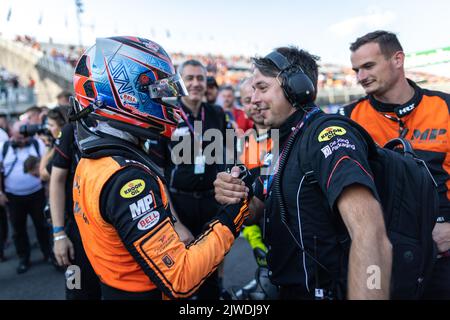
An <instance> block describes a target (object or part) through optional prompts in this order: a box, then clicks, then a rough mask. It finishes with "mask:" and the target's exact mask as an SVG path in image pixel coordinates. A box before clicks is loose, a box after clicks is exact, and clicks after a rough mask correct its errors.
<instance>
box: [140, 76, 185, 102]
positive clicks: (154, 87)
mask: <svg viewBox="0 0 450 320" xmlns="http://www.w3.org/2000/svg"><path fill="white" fill-rule="evenodd" d="M149 90H150V97H151V98H152V99H162V98H176V97H182V96H187V95H188V92H187V89H186V86H185V85H184V82H183V79H182V78H181V76H180V75H179V74H178V73H177V74H175V75H173V76H171V77H168V78H164V79H161V80H158V81H156V82H155V83H153V84H151V85H149Z"/></svg>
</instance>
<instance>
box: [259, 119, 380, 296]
mask: <svg viewBox="0 0 450 320" xmlns="http://www.w3.org/2000/svg"><path fill="white" fill-rule="evenodd" d="M322 116H326V115H325V114H323V113H322V112H319V113H317V114H315V115H313V116H311V117H310V118H309V119H308V121H307V122H306V123H305V125H304V127H303V128H302V130H300V131H299V133H298V134H297V135H296V140H295V141H296V142H295V143H294V144H293V147H292V149H291V151H290V153H289V156H288V160H287V161H286V164H285V166H284V168H281V170H282V171H281V174H282V178H281V194H282V197H283V200H284V203H285V207H286V222H287V225H288V226H289V230H290V232H291V233H292V235H291V234H290V232H289V230H288V229H287V227H286V226H285V225H284V224H283V222H282V219H281V216H280V209H279V208H280V203H279V199H278V197H276V196H275V193H274V183H271V184H269V186H268V192H267V195H266V197H265V199H266V201H265V206H266V211H265V216H264V222H265V226H264V239H265V243H266V244H267V245H268V248H269V253H268V257H267V261H268V265H269V268H270V273H269V275H270V279H271V281H272V282H273V283H274V284H276V285H280V286H285V287H290V286H295V287H296V292H297V296H298V297H304V298H313V297H314V289H315V288H316V280H317V281H318V283H319V285H318V286H319V287H321V288H322V289H327V288H331V287H332V285H331V283H332V281H333V280H337V279H340V280H341V281H342V282H343V283H345V282H346V280H345V276H346V270H347V268H346V267H347V261H348V256H347V254H348V248H349V245H350V238H349V236H348V232H347V230H346V228H345V225H344V223H343V221H342V219H341V216H340V214H339V212H338V211H337V208H336V202H337V199H338V198H339V196H340V195H341V193H342V191H343V189H344V188H345V187H348V186H351V185H354V184H360V185H364V186H366V187H367V188H369V189H370V190H371V191H372V193H373V194H374V196H375V197H376V198H378V195H377V191H376V188H375V184H374V181H373V178H372V173H371V170H370V167H369V163H368V159H367V145H366V142H365V140H364V139H363V137H362V136H360V134H359V132H357V131H356V130H355V129H353V128H352V127H351V126H349V125H348V124H347V123H345V122H342V121H338V120H330V121H327V122H325V123H324V124H322V125H321V126H320V127H318V128H314V129H313V131H312V134H311V135H310V136H309V137H307V138H306V137H305V139H301V135H302V134H303V133H304V132H305V129H306V128H307V127H308V126H310V125H312V126H314V119H315V118H317V117H322ZM303 117H304V113H303V111H297V112H296V113H295V114H293V115H292V116H291V117H290V118H289V119H288V120H287V121H286V122H285V124H284V125H283V126H282V127H281V128H280V137H281V142H280V146H283V145H284V143H285V142H286V141H287V139H288V137H289V135H290V133H291V131H292V128H293V127H295V126H296V124H297V123H299V122H301V121H302V119H303ZM300 142H301V143H307V148H306V150H307V155H306V156H305V157H302V158H300ZM280 150H283V147H280ZM301 159H302V160H304V159H309V162H310V164H311V165H312V169H313V170H314V172H315V175H314V179H310V178H306V177H305V175H304V173H303V170H302V164H301V163H300V162H301ZM314 180H316V181H317V182H314ZM294 237H295V239H296V241H297V242H298V245H297V244H296V243H295V241H294ZM299 245H300V246H302V247H303V248H304V249H305V251H306V252H307V253H304V252H303V251H302V250H301V249H300V248H299ZM308 254H309V255H308ZM311 256H312V257H315V259H316V260H317V261H319V262H320V263H321V264H322V265H323V266H324V267H326V268H327V269H328V271H325V270H324V269H323V268H321V267H320V266H319V265H318V264H317V263H316V262H314V261H313V259H312V258H311Z"/></svg>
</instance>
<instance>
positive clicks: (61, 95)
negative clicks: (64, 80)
mask: <svg viewBox="0 0 450 320" xmlns="http://www.w3.org/2000/svg"><path fill="white" fill-rule="evenodd" d="M71 95H72V94H71V93H70V92H69V91H61V92H60V93H59V94H58V95H57V96H56V99H62V98H64V99H67V101H69V99H70V96H71Z"/></svg>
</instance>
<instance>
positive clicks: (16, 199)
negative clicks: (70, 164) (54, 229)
mask: <svg viewBox="0 0 450 320" xmlns="http://www.w3.org/2000/svg"><path fill="white" fill-rule="evenodd" d="M6 196H7V197H8V200H9V201H8V209H9V215H10V218H11V224H12V227H13V239H14V244H15V246H16V252H17V255H18V256H19V259H20V260H21V262H26V263H28V262H29V260H30V241H29V239H28V232H27V215H28V214H29V215H30V216H31V219H32V221H33V224H34V228H35V229H36V236H37V239H38V241H39V246H40V248H41V251H42V254H43V255H44V256H45V257H49V256H50V234H49V230H48V225H47V223H46V221H45V218H44V207H45V203H46V201H45V191H44V189H41V190H39V191H37V192H35V193H33V194H30V195H27V196H16V195H13V194H11V193H7V194H6Z"/></svg>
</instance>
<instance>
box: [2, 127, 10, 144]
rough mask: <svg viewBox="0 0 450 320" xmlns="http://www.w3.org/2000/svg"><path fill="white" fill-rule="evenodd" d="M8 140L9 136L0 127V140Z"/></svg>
mask: <svg viewBox="0 0 450 320" xmlns="http://www.w3.org/2000/svg"><path fill="white" fill-rule="evenodd" d="M8 140H9V136H8V134H7V133H6V131H5V130H3V129H2V128H0V142H5V141H8Z"/></svg>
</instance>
